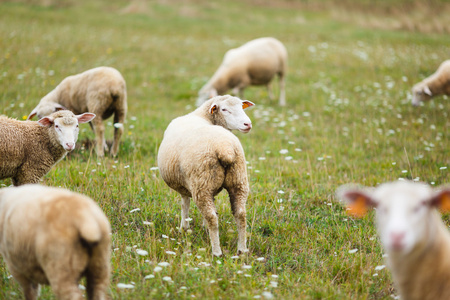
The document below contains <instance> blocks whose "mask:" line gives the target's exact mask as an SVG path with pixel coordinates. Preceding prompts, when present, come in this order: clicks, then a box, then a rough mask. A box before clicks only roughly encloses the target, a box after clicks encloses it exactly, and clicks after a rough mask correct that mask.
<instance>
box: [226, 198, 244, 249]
mask: <svg viewBox="0 0 450 300" xmlns="http://www.w3.org/2000/svg"><path fill="white" fill-rule="evenodd" d="M228 194H229V195H230V204H231V211H232V212H233V216H234V219H235V221H236V226H237V231H238V247H237V250H238V254H241V253H245V252H248V249H247V230H246V227H247V218H246V216H247V213H246V209H245V204H246V202H247V196H248V193H247V192H245V191H235V190H233V189H229V190H228Z"/></svg>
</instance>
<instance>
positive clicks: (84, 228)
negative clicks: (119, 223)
mask: <svg viewBox="0 0 450 300" xmlns="http://www.w3.org/2000/svg"><path fill="white" fill-rule="evenodd" d="M110 233H111V228H110V225H109V222H108V219H107V218H106V216H105V214H104V213H103V212H102V210H101V209H100V208H99V207H98V205H97V204H96V203H95V202H94V201H93V200H92V199H90V198H88V197H86V196H84V195H81V194H78V193H73V192H70V191H68V190H65V189H62V188H52V187H45V186H41V185H38V184H28V185H23V186H21V187H9V188H3V189H1V190H0V253H1V254H2V256H3V259H4V261H5V263H6V265H7V267H8V269H9V271H10V272H11V274H12V276H13V277H14V279H15V280H16V281H17V282H18V283H19V284H20V285H21V286H22V289H23V292H24V294H25V298H26V299H27V300H31V299H36V298H37V296H38V291H39V285H40V284H50V286H51V287H52V289H53V292H54V293H55V295H56V297H57V298H58V299H71V300H74V299H78V300H81V299H84V298H83V295H82V293H81V291H80V289H79V287H78V281H79V280H80V279H81V277H83V276H85V277H86V283H87V286H86V290H87V295H88V299H96V300H101V299H107V292H106V290H107V288H108V285H109V276H110V251H111V237H110Z"/></svg>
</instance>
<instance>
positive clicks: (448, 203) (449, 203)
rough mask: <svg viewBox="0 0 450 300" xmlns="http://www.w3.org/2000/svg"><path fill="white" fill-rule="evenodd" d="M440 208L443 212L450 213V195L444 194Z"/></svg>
mask: <svg viewBox="0 0 450 300" xmlns="http://www.w3.org/2000/svg"><path fill="white" fill-rule="evenodd" d="M439 208H440V210H441V211H442V212H449V211H450V195H449V194H443V195H442V196H441V201H440V205H439Z"/></svg>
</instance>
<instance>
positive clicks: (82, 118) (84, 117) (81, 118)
mask: <svg viewBox="0 0 450 300" xmlns="http://www.w3.org/2000/svg"><path fill="white" fill-rule="evenodd" d="M75 118H77V119H78V123H87V122H90V121H92V119H94V118H95V114H93V113H84V114H81V115H76V116H75Z"/></svg>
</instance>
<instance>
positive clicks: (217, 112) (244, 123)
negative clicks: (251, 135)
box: [205, 95, 255, 133]
mask: <svg viewBox="0 0 450 300" xmlns="http://www.w3.org/2000/svg"><path fill="white" fill-rule="evenodd" d="M205 105H206V106H207V107H209V108H208V111H209V114H210V115H211V116H212V122H213V124H214V125H219V126H222V127H224V128H226V129H228V130H239V131H240V132H243V133H248V132H250V130H251V129H252V121H251V120H250V118H249V117H248V116H247V114H246V113H245V112H244V109H246V108H247V107H251V106H254V105H255V104H254V103H253V102H251V101H248V100H241V99H239V98H236V97H232V96H230V95H225V96H217V97H214V98H212V99H211V100H210V101H208V102H206V103H205Z"/></svg>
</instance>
